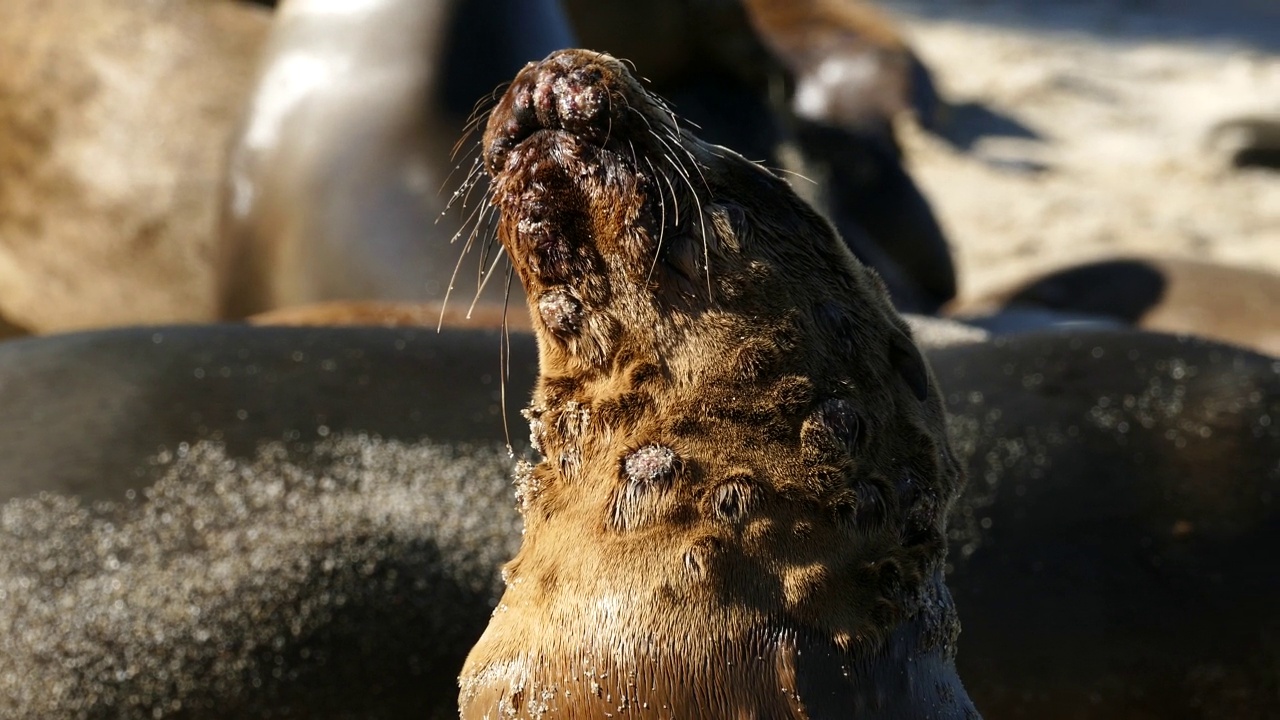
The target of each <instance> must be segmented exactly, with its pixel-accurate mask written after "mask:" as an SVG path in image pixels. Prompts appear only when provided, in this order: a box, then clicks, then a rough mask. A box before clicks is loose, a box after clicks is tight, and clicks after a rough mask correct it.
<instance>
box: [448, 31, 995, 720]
mask: <svg viewBox="0 0 1280 720" xmlns="http://www.w3.org/2000/svg"><path fill="white" fill-rule="evenodd" d="M482 142H483V152H484V160H485V166H486V168H487V170H488V172H489V173H490V175H491V176H492V182H491V185H490V200H491V202H492V203H493V204H494V205H495V206H496V208H497V209H498V210H499V211H500V213H501V219H500V222H499V226H498V237H499V240H500V241H501V243H502V245H503V247H504V249H505V251H506V252H507V253H508V255H509V256H510V257H511V260H512V263H513V266H514V268H515V271H516V272H517V273H518V275H519V277H520V281H521V283H522V284H523V285H524V289H525V291H526V293H527V296H528V298H529V305H530V314H531V315H532V318H533V325H534V330H535V333H536V336H537V341H538V348H539V360H540V371H539V379H538V382H537V387H536V389H535V391H534V395H533V401H532V404H531V406H530V408H529V410H528V411H527V415H528V417H529V419H530V426H531V440H532V441H533V444H534V447H535V448H536V449H537V450H538V451H540V452H541V453H542V454H543V456H544V457H543V458H542V459H541V461H540V462H538V463H537V464H526V465H524V466H522V467H521V469H520V470H518V472H517V497H518V500H519V504H520V509H521V511H522V513H523V515H524V520H525V535H524V538H523V543H522V546H521V549H520V551H519V553H518V554H517V556H516V557H515V559H514V560H512V561H511V562H510V563H509V564H508V565H507V566H506V568H505V570H504V577H505V579H506V583H507V587H506V591H505V594H504V596H503V599H502V601H501V604H500V605H499V607H498V609H497V611H496V612H495V613H494V615H493V618H492V620H491V622H490V624H489V626H488V628H487V629H486V631H485V633H484V635H483V636H482V637H481V639H480V641H479V642H478V644H477V645H476V646H475V648H474V649H473V650H472V652H471V654H470V656H469V657H468V660H467V663H466V665H465V667H464V669H463V672H462V674H461V677H460V685H461V694H460V699H459V702H460V708H461V712H462V717H463V718H481V717H510V718H517V717H529V718H532V717H546V716H550V717H562V718H574V717H584V718H585V717H604V716H606V715H608V714H612V713H622V714H625V715H627V716H628V717H642V718H649V717H653V718H657V717H779V718H781V717H787V718H818V717H835V716H836V715H839V716H845V715H846V714H848V713H855V712H856V713H867V714H868V715H869V716H876V717H924V716H928V717H976V711H974V709H973V706H972V703H971V702H970V701H969V699H968V696H967V695H966V694H965V691H964V689H963V687H962V685H961V683H960V681H959V678H958V677H957V675H956V673H955V670H954V666H953V658H954V653H955V638H956V635H957V633H958V629H959V625H958V621H957V618H956V614H955V610H954V606H953V604H952V602H951V599H950V595H949V594H948V592H947V589H946V587H945V585H944V584H943V582H942V564H943V559H944V554H945V540H944V529H945V517H946V514H947V509H948V508H949V507H950V505H951V503H952V502H953V500H954V499H955V497H956V495H957V493H958V492H959V490H960V487H961V485H962V484H963V477H962V472H961V470H960V467H959V465H958V464H957V462H956V461H955V459H954V458H953V456H952V454H951V451H950V449H949V447H948V445H947V439H946V434H945V429H944V422H943V410H942V406H941V401H940V399H939V393H938V392H937V391H936V388H935V387H934V384H933V379H932V375H931V373H930V372H929V370H928V368H927V366H926V365H925V363H924V361H923V360H922V359H921V357H920V355H919V352H918V351H917V350H916V347H915V345H914V343H913V342H912V340H911V337H910V330H909V329H908V328H907V326H906V325H905V323H904V322H903V321H902V320H901V318H899V317H898V316H897V314H896V313H895V312H894V311H893V309H892V307H891V306H890V304H889V301H888V299H887V296H886V294H885V292H884V290H883V287H882V285H881V284H880V283H879V282H878V281H877V279H876V278H875V276H874V275H873V274H871V273H870V272H869V271H867V270H866V269H865V268H863V267H861V266H860V265H858V264H857V262H856V261H855V260H854V259H853V257H852V255H851V254H850V253H849V251H848V250H847V249H846V248H845V246H844V245H843V243H841V242H840V240H839V238H838V237H837V236H836V234H835V233H834V231H833V230H832V229H831V227H830V225H829V224H828V223H827V222H826V221H825V220H823V219H822V218H821V217H820V216H818V215H817V214H816V213H815V212H814V211H813V210H812V209H811V208H809V207H808V206H807V205H806V204H805V203H804V202H802V201H801V200H800V199H799V198H798V197H797V196H796V195H795V194H794V193H793V192H792V191H791V190H790V188H789V187H788V186H787V184H786V183H785V182H784V181H783V180H781V179H779V178H777V177H775V176H774V175H773V174H771V173H769V172H768V171H767V170H765V169H763V168H761V167H759V166H757V165H755V164H753V163H751V162H748V161H746V160H744V159H743V158H742V157H741V156H739V155H737V154H736V153H734V152H732V151H730V150H727V149H725V148H722V147H717V146H711V145H707V144H705V143H702V142H701V141H699V140H698V139H697V138H695V137H694V136H692V135H691V134H690V133H689V132H687V131H686V130H684V129H682V128H681V127H680V126H679V124H678V121H677V120H676V118H675V117H674V115H673V114H672V113H671V112H670V111H669V110H668V109H667V107H666V106H665V105H664V104H663V103H662V101H660V100H658V99H657V98H656V97H654V96H652V95H650V94H649V93H647V92H646V91H645V90H644V89H643V88H642V87H641V86H640V85H639V83H637V82H636V81H635V80H634V79H633V78H632V77H631V76H630V75H629V74H628V72H627V70H626V69H625V68H624V67H623V65H622V64H621V63H619V62H618V61H617V60H615V59H614V58H612V57H609V56H607V55H601V54H597V53H591V52H587V51H582V50H567V51H561V52H558V53H555V54H553V55H551V56H549V57H548V58H547V59H546V60H544V61H542V62H540V63H536V64H530V65H528V66H526V67H525V69H524V70H522V71H521V72H520V74H519V75H518V76H517V77H516V79H515V81H514V82H513V83H512V85H511V87H510V88H509V89H508V91H507V92H506V94H505V95H504V97H503V98H502V99H501V100H500V101H499V103H498V104H497V106H496V107H495V109H494V111H493V113H492V115H491V117H490V119H489V122H488V126H487V129H486V132H485V134H484V138H483V141H482Z"/></svg>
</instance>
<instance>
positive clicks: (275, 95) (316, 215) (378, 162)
mask: <svg viewBox="0 0 1280 720" xmlns="http://www.w3.org/2000/svg"><path fill="white" fill-rule="evenodd" d="M570 43H571V40H570V36H569V34H568V29H567V27H566V26H565V24H564V20H563V17H562V16H561V15H560V10H559V7H558V5H557V4H556V2H555V0H452V1H450V2H416V1H414V2H406V1H404V0H377V1H376V2H361V3H353V4H346V3H342V2H335V1H333V0H292V1H291V2H286V3H282V5H281V7H280V8H279V9H278V10H277V12H276V16H275V24H274V26H273V28H272V33H271V36H270V38H269V40H268V42H267V46H266V48H265V49H264V51H263V59H262V65H261V70H260V75H259V79H258V84H257V88H256V90H255V94H254V97H253V100H252V102H251V103H250V105H249V106H248V108H247V109H246V112H245V116H244V119H243V121H242V124H241V128H240V130H239V132H238V133H237V135H236V137H235V139H234V142H233V145H232V149H231V152H230V156H229V169H228V178H227V181H226V188H225V192H224V198H223V236H224V237H223V243H224V246H223V247H222V251H223V255H222V257H221V258H220V260H219V264H220V267H219V278H220V286H219V289H218V294H219V302H220V305H221V313H222V316H223V317H236V318H238V317H244V316H246V315H250V314H253V313H255V312H261V311H265V310H270V309H273V308H276V307H280V306H283V305H292V304H298V303H304V302H318V301H323V300H334V299H342V298H347V299H402V300H403V299H428V298H437V299H438V298H440V297H443V296H444V294H445V292H446V289H447V288H448V287H449V282H450V278H451V276H452V275H453V273H454V269H455V267H456V265H457V261H458V256H459V254H460V253H461V248H462V244H461V243H456V244H452V245H451V244H450V243H449V242H448V241H449V239H450V237H451V236H453V235H454V233H455V232H456V231H457V230H458V227H459V225H460V222H461V221H460V218H465V217H466V216H467V215H466V214H467V213H470V212H471V210H473V209H474V207H475V205H474V203H473V204H470V205H468V206H467V207H466V208H464V209H461V210H460V213H461V215H458V214H453V215H449V216H447V217H445V218H443V219H440V220H439V222H438V223H437V220H438V219H439V218H440V215H441V212H442V211H443V210H444V208H445V205H446V203H447V202H448V200H449V197H448V193H446V192H442V189H443V188H444V186H445V185H446V184H447V182H446V181H447V180H448V178H449V175H450V173H451V171H452V170H453V168H454V167H455V165H457V164H458V163H463V164H464V167H463V168H462V169H461V170H459V171H458V172H457V177H456V179H455V180H454V183H455V184H456V182H457V181H459V180H461V178H462V177H463V176H464V175H465V174H466V167H465V165H466V164H468V163H470V161H471V158H458V159H456V160H455V159H454V158H453V156H452V149H453V146H454V144H455V143H456V142H457V139H458V138H459V137H461V136H462V135H463V130H464V127H465V124H466V122H467V120H468V118H469V116H470V114H471V112H472V109H473V105H474V104H475V102H476V100H477V99H478V98H483V97H485V96H486V95H488V94H489V93H491V92H492V91H493V89H494V88H495V87H496V86H497V85H498V84H499V83H501V82H502V81H503V80H504V79H506V78H509V77H510V75H511V74H512V73H513V72H515V71H516V70H517V69H518V68H519V67H520V66H521V65H522V64H523V63H524V62H526V61H527V60H530V59H533V58H537V57H541V56H543V55H545V54H546V53H548V52H550V51H552V50H554V49H556V48H560V47H564V46H566V45H568V44H570ZM477 263H478V261H476V260H475V255H472V256H471V258H469V262H467V264H466V266H465V270H464V271H463V272H462V273H460V276H461V279H460V281H459V283H458V286H459V288H460V289H459V293H458V294H459V295H461V296H463V297H464V298H465V299H464V300H463V302H469V301H470V299H471V295H472V292H473V291H474V290H475V287H476V284H475V281H474V278H475V275H476V272H475V265H476V264H477ZM493 285H494V288H495V290H497V291H498V292H499V294H497V295H496V298H497V299H499V300H500V299H501V297H502V296H501V294H500V291H501V287H500V285H501V283H494V284H493Z"/></svg>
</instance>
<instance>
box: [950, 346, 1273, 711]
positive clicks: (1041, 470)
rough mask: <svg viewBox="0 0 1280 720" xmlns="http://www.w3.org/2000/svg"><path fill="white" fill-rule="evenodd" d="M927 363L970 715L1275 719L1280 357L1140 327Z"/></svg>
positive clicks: (974, 350)
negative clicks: (950, 495) (951, 504)
mask: <svg viewBox="0 0 1280 720" xmlns="http://www.w3.org/2000/svg"><path fill="white" fill-rule="evenodd" d="M928 355H929V360H930V362H931V363H932V364H933V366H934V368H935V371H936V372H937V373H938V381H939V384H940V385H941V386H942V388H943V392H944V393H945V399H946V402H947V407H948V412H949V413H950V416H951V420H950V422H951V435H952V439H953V442H955V444H956V451H957V453H958V454H959V455H960V456H961V457H962V458H964V460H965V463H966V465H967V469H968V472H969V477H970V484H969V487H968V489H967V490H966V493H965V495H964V497H963V498H962V499H961V502H960V503H959V505H958V506H957V512H956V514H954V515H953V517H952V519H951V550H952V552H951V555H950V562H951V563H952V565H953V567H954V570H953V572H952V573H951V574H950V576H949V583H950V586H951V588H952V593H953V595H954V597H955V599H956V604H957V606H958V608H959V610H960V612H961V617H962V618H963V619H964V633H963V642H962V645H961V648H962V649H961V652H960V655H959V659H958V667H959V668H960V671H961V672H962V673H963V676H964V678H965V682H966V686H967V687H968V688H969V690H970V693H971V694H972V695H973V697H974V701H975V702H976V703H977V704H978V706H979V707H980V708H981V709H982V711H983V713H984V714H986V715H987V716H988V717H992V718H1043V719H1045V720H1057V719H1059V718H1061V719H1063V720H1066V719H1068V718H1098V719H1105V718H1115V719H1116V720H1120V719H1124V720H1135V719H1147V718H1150V719H1152V720H1154V719H1155V718H1166V719H1169V718H1187V719H1191V718H1197V719H1201V718H1203V719H1205V720H1207V719H1208V718H1219V717H1232V718H1250V719H1258V720H1261V718H1267V717H1274V716H1276V714H1277V713H1280V676H1277V674H1276V667H1277V666H1278V665H1277V663H1280V622H1278V621H1277V619H1276V617H1275V615H1274V612H1273V611H1272V610H1271V609H1270V608H1273V607H1274V606H1275V605H1276V603H1277V602H1280V574H1277V573H1276V572H1275V570H1274V568H1275V562H1274V559H1273V557H1274V553H1275V551H1276V549H1277V548H1280V506H1278V503H1280V360H1277V359H1275V358H1268V357H1264V356H1260V355H1256V354H1253V353H1250V352H1247V351H1243V350H1238V349H1236V348H1233V347H1230V346H1227V345H1220V344H1217V343H1213V342H1208V341H1202V340H1194V339H1189V338H1175V337H1173V336H1168V335H1158V334H1149V333H1139V332H1074V333H1068V332H1049V333H1039V334H1027V335H1021V336H1016V337H1009V338H999V339H996V340H994V341H992V342H988V343H980V344H968V345H958V346H955V347H951V348H943V349H939V350H937V351H933V352H930V353H929V354H928Z"/></svg>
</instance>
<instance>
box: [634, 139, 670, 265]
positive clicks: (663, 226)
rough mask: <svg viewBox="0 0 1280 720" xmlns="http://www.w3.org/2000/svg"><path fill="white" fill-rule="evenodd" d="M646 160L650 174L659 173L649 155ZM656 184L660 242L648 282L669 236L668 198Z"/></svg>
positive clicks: (654, 250) (655, 248) (655, 250)
mask: <svg viewBox="0 0 1280 720" xmlns="http://www.w3.org/2000/svg"><path fill="white" fill-rule="evenodd" d="M631 151H632V152H633V153H634V152H635V147H634V146H632V148H631ZM644 161H645V162H646V163H647V164H648V165H649V173H650V175H654V176H656V175H657V174H658V170H657V169H656V168H654V166H653V161H652V160H650V159H649V158H647V157H646V158H645V159H644ZM654 186H655V187H656V188H657V189H658V211H659V213H660V217H659V220H658V243H657V245H656V246H655V247H654V249H653V262H651V263H649V274H648V275H646V276H645V279H644V281H645V282H646V283H648V282H649V281H650V280H652V279H653V271H654V270H655V269H656V268H657V267H658V258H660V257H662V242H663V240H664V239H665V238H666V236H667V200H666V198H664V197H663V196H662V186H661V185H659V184H657V183H655V185H654Z"/></svg>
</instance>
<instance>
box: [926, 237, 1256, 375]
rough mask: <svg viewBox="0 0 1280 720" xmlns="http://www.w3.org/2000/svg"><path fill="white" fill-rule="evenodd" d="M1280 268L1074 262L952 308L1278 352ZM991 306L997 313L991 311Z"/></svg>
mask: <svg viewBox="0 0 1280 720" xmlns="http://www.w3.org/2000/svg"><path fill="white" fill-rule="evenodd" d="M1276 308H1280V275H1276V274H1274V273H1268V272H1263V271H1259V270H1250V269H1247V268H1241V267H1231V266H1228V265H1218V264H1213V263H1206V262H1199V261H1195V260H1186V259H1180V258H1160V257H1150V258H1139V257H1132V258H1114V259H1106V260H1097V261H1093V262H1088V263H1083V264H1080V265H1074V266H1070V267H1066V268H1062V269H1059V270H1055V271H1053V272H1049V273H1046V274H1043V275H1040V276H1038V277H1035V278H1033V279H1031V280H1023V281H1020V282H1018V283H1016V284H1013V285H1011V286H1009V287H1005V288H1001V289H998V290H995V291H992V292H990V293H987V294H986V295H984V296H982V297H979V298H975V299H970V300H966V301H964V302H963V303H961V304H960V305H958V306H956V307H955V308H953V309H952V311H951V313H952V314H953V315H955V316H957V317H959V318H961V319H964V320H974V321H977V322H979V323H980V324H983V323H986V324H990V325H992V326H993V330H995V331H997V332H999V329H1000V327H1001V325H1002V324H1003V325H1007V324H1008V323H1007V322H1005V319H1004V318H1003V317H1002V316H1004V315H1005V314H1007V313H1009V312H1010V311H1012V313H1013V314H1014V315H1015V316H1016V315H1017V314H1019V313H1027V312H1032V313H1034V312H1045V313H1048V314H1049V317H1056V318H1058V319H1061V318H1075V319H1080V320H1086V319H1096V321H1100V322H1112V323H1123V324H1127V325H1132V326H1135V327H1140V328H1144V329H1147V330H1157V331H1160V332H1169V333H1189V334H1192V335H1199V336H1201V337H1206V338H1212V339H1214V340H1220V341H1223V342H1230V343H1235V344H1237V345H1240V346H1242V347H1246V348H1250V349H1253V350H1256V351H1258V352H1262V353H1267V354H1270V355H1280V317H1277V315H1276ZM987 313H994V314H993V315H987Z"/></svg>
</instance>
